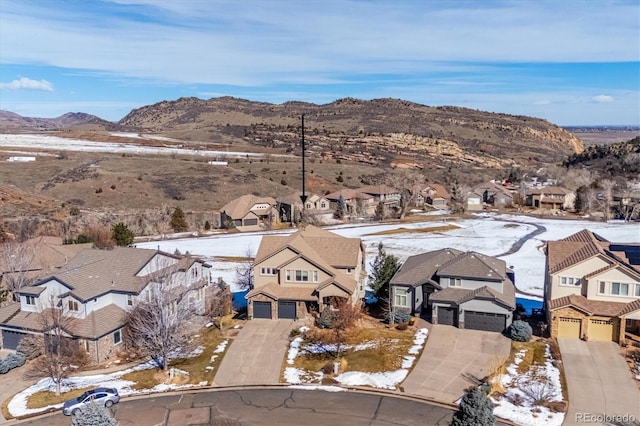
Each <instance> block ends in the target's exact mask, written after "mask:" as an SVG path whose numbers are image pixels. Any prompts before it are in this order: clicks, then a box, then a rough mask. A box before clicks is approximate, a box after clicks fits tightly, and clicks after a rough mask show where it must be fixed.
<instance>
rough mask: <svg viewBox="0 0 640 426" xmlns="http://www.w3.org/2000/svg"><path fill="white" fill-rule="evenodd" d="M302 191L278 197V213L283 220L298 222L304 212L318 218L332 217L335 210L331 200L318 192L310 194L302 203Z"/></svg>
mask: <svg viewBox="0 0 640 426" xmlns="http://www.w3.org/2000/svg"><path fill="white" fill-rule="evenodd" d="M301 195H302V193H301V192H297V193H295V194H291V195H288V196H286V197H280V198H278V199H277V204H278V215H279V216H280V220H281V221H282V222H290V223H298V222H300V220H301V218H302V214H303V212H304V214H305V215H307V216H313V217H315V218H317V219H318V220H323V219H331V217H333V210H332V209H331V202H330V201H329V200H328V199H327V198H326V197H322V196H320V195H316V194H308V195H307V199H306V201H305V203H304V206H303V205H302V200H301V199H300V196H301Z"/></svg>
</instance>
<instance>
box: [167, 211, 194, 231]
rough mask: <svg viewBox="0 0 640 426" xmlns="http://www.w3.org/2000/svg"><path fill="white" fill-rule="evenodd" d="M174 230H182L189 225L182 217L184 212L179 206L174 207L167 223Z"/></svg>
mask: <svg viewBox="0 0 640 426" xmlns="http://www.w3.org/2000/svg"><path fill="white" fill-rule="evenodd" d="M169 225H170V226H171V228H172V229H173V231H174V232H184V231H186V230H187V229H189V227H188V226H187V220H186V219H185V217H184V212H183V211H182V209H181V208H180V207H176V209H175V210H174V211H173V214H172V215H171V222H170V223H169Z"/></svg>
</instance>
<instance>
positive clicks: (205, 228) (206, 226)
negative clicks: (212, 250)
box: [204, 220, 211, 231]
mask: <svg viewBox="0 0 640 426" xmlns="http://www.w3.org/2000/svg"><path fill="white" fill-rule="evenodd" d="M210 229H211V223H209V221H208V220H207V221H205V222H204V230H205V231H208V230H210Z"/></svg>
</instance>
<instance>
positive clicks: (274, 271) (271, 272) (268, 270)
mask: <svg viewBox="0 0 640 426" xmlns="http://www.w3.org/2000/svg"><path fill="white" fill-rule="evenodd" d="M277 274H278V270H277V269H275V268H260V275H277Z"/></svg>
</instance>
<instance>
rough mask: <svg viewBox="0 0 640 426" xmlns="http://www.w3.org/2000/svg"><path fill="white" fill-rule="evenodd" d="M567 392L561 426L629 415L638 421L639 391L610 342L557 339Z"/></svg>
mask: <svg viewBox="0 0 640 426" xmlns="http://www.w3.org/2000/svg"><path fill="white" fill-rule="evenodd" d="M558 344H559V345H560V353H561V354H562V364H563V365H564V374H565V377H566V379H567V387H568V392H569V397H568V399H569V410H568V412H567V415H566V417H565V422H564V424H565V425H576V424H585V423H593V424H611V423H613V422H610V423H602V422H587V421H584V420H585V416H586V415H609V416H610V415H616V414H617V415H625V414H626V415H629V416H634V418H635V420H636V421H640V391H639V390H638V387H637V386H636V384H635V383H634V381H633V378H632V377H631V371H630V370H629V367H628V366H627V363H626V361H625V360H624V358H623V357H622V355H621V354H620V347H619V346H618V345H616V344H615V343H613V342H596V341H589V342H584V341H582V340H578V339H564V338H560V339H558Z"/></svg>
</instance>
